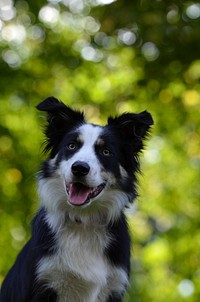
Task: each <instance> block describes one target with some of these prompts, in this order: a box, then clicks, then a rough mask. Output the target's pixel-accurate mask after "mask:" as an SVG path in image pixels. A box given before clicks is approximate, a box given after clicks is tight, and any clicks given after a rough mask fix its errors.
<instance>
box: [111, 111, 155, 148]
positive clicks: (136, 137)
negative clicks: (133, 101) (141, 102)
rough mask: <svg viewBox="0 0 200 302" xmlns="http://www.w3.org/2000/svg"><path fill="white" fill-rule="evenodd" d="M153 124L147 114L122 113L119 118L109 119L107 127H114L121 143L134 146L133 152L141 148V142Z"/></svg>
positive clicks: (149, 115) (144, 112)
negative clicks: (124, 142)
mask: <svg viewBox="0 0 200 302" xmlns="http://www.w3.org/2000/svg"><path fill="white" fill-rule="evenodd" d="M153 124H154V122H153V119H152V116H151V114H150V113H149V112H147V111H143V112H141V113H124V114H122V115H120V116H119V117H115V118H112V117H109V118H108V125H109V126H111V127H114V128H115V129H116V131H117V133H118V134H119V135H120V137H121V138H122V140H123V141H126V142H129V143H131V144H132V145H133V146H134V150H135V152H139V151H140V150H141V149H142V148H143V141H144V139H145V138H146V137H147V135H148V133H149V130H150V128H151V126H152V125H153Z"/></svg>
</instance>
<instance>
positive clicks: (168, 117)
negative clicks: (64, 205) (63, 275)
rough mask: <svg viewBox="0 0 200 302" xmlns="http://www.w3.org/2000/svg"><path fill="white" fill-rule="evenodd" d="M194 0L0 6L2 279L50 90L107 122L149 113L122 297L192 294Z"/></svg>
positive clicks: (199, 13) (199, 11) (23, 224)
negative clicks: (149, 125)
mask: <svg viewBox="0 0 200 302" xmlns="http://www.w3.org/2000/svg"><path fill="white" fill-rule="evenodd" d="M199 37H200V2H199V1H193V2H192V1H175V0H169V1H164V0H156V1H150V0H141V1H132V0H118V1H112V0H94V1H91V0H75V1H73V0H49V1H45V0H36V1H31V0H27V1H24V0H18V1H15V2H13V1H12V0H3V1H1V2H0V196H1V199H0V233H1V236H0V250H1V257H0V281H2V280H3V278H4V276H5V274H6V272H7V271H8V269H9V267H10V266H11V265H12V263H13V262H14V259H15V257H16V255H17V254H18V252H19V250H20V249H21V247H22V246H23V245H24V243H25V242H26V240H27V239H28V237H29V234H30V227H29V224H30V221H31V219H32V217H33V215H34V212H35V211H36V209H37V207H38V202H37V192H36V184H35V178H36V177H35V174H36V172H37V170H38V169H39V165H40V162H41V160H42V159H43V156H42V155H41V148H40V144H41V141H42V134H41V122H42V120H41V117H40V114H39V113H37V112H36V110H35V109H34V106H35V105H36V104H37V103H39V102H40V101H41V100H43V99H44V98H46V97H47V96H50V95H54V96H55V97H57V98H59V99H61V100H63V101H64V102H66V103H67V104H69V105H70V106H73V107H75V108H78V109H82V110H84V111H85V112H86V115H87V117H88V120H89V121H91V122H95V123H105V122H106V117H107V115H110V114H111V115H115V114H120V113H122V112H124V111H133V112H134V111H136V112H137V111H142V110H144V109H147V110H149V111H150V112H151V113H152V114H153V117H154V120H155V127H154V129H153V133H152V138H151V140H150V141H149V142H148V143H147V145H148V146H147V150H146V151H145V152H144V156H143V158H142V168H143V171H144V175H142V176H140V181H141V186H140V197H139V198H138V201H137V202H136V203H135V208H137V211H136V212H134V213H133V214H132V215H130V214H129V216H130V217H129V223H130V231H131V234H132V238H133V248H132V276H131V282H130V287H129V291H128V294H127V296H126V298H125V301H126V302H132V301H137V302H146V301H149V302H151V301H152V302H156V301H157V302H168V301H173V302H179V301H192V302H199V299H200V228H199V226H200V218H199V217H200V207H199V198H200V189H199V180H200V131H199V130H200V40H199Z"/></svg>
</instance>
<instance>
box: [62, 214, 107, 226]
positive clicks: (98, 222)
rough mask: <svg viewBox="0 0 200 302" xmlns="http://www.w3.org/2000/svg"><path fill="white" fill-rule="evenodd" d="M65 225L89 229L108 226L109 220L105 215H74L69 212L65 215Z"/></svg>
mask: <svg viewBox="0 0 200 302" xmlns="http://www.w3.org/2000/svg"><path fill="white" fill-rule="evenodd" d="M65 223H66V224H68V225H77V226H78V225H80V226H88V227H94V226H96V227H98V226H99V227H104V226H106V225H108V223H109V222H108V219H107V217H106V216H105V215H102V214H101V215H84V216H83V215H74V214H71V213H70V212H67V213H66V215H65Z"/></svg>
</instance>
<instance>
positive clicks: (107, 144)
mask: <svg viewBox="0 0 200 302" xmlns="http://www.w3.org/2000/svg"><path fill="white" fill-rule="evenodd" d="M37 108H38V109H39V110H42V111H47V112H48V124H47V126H46V131H45V133H46V137H47V142H46V151H50V158H49V159H48V160H47V161H45V162H44V164H43V167H42V171H41V173H40V177H39V186H40V194H41V195H42V200H43V203H44V205H45V206H46V207H48V208H49V207H51V209H55V207H61V208H62V209H63V208H66V209H67V211H74V212H75V213H77V212H78V211H79V212H83V211H88V209H90V211H96V210H98V211H99V210H100V209H101V210H104V211H105V209H107V210H108V211H110V213H111V212H112V214H109V215H110V216H112V215H114V216H116V215H117V214H116V213H117V212H120V211H121V210H122V208H123V207H124V206H126V205H127V203H128V202H130V201H132V200H133V199H134V197H135V195H136V188H135V181H136V175H135V174H136V172H137V171H138V170H139V161H138V154H139V152H140V151H141V149H142V147H143V139H144V138H145V137H146V134H147V132H148V130H149V128H150V126H151V125H152V123H153V121H152V118H151V116H150V114H149V113H147V112H142V113H140V114H124V115H121V116H120V117H117V118H109V119H108V124H107V125H106V126H104V127H102V126H98V125H93V124H88V123H86V122H85V120H84V116H83V114H82V113H80V112H77V111H73V110H72V109H70V108H69V107H67V106H65V105H64V104H63V103H61V102H59V101H58V100H56V99H55V98H52V97H51V98H48V99H46V100H45V101H43V102H42V103H41V104H39V105H38V106H37ZM47 196H48V197H47ZM50 196H51V198H49V197H50ZM45 200H46V201H45ZM49 200H50V201H49ZM84 209H86V210H84ZM113 213H115V214H113Z"/></svg>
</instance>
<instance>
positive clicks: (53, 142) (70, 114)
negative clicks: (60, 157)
mask: <svg viewBox="0 0 200 302" xmlns="http://www.w3.org/2000/svg"><path fill="white" fill-rule="evenodd" d="M36 108H37V109H38V110H40V111H45V112H47V114H48V115H47V125H46V126H45V131H44V132H45V135H46V138H47V140H46V144H45V148H44V151H45V152H47V151H49V150H51V153H50V154H51V156H52V157H53V156H55V154H56V152H57V148H58V146H59V144H60V142H61V140H62V139H63V137H64V135H65V134H66V133H67V132H68V131H70V130H71V129H72V128H73V127H75V126H76V125H80V124H83V123H84V122H85V120H84V115H83V113H82V112H79V111H75V110H72V109H71V108H69V107H68V106H66V105H65V104H64V103H62V102H60V101H59V100H57V99H56V98H54V97H52V96H51V97H48V98H46V99H45V100H44V101H42V102H41V103H40V104H38V105H37V106H36Z"/></svg>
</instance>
